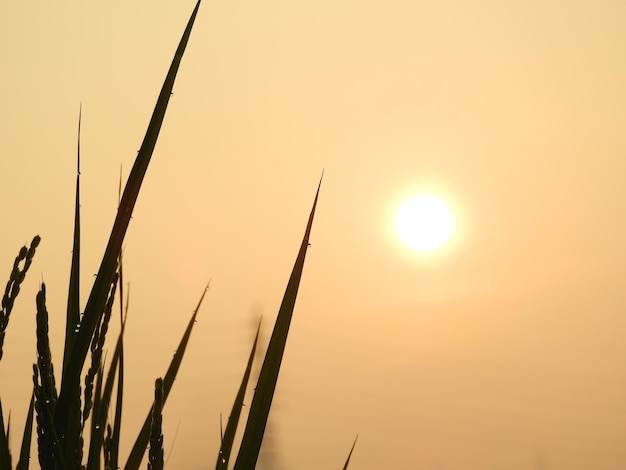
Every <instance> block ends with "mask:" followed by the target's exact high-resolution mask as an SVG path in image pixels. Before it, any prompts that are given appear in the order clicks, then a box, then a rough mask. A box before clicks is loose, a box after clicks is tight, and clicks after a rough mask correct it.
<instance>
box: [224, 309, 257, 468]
mask: <svg viewBox="0 0 626 470" xmlns="http://www.w3.org/2000/svg"><path fill="white" fill-rule="evenodd" d="M260 331H261V321H260V320H259V326H258V328H257V331H256V336H255V337H254V343H253V344H252V351H250V357H249V358H248V364H247V366H246V370H245V372H244V374H243V378H242V379H241V385H240V386H239V391H238V392H237V396H236V397H235V402H234V403H233V407H232V410H231V412H230V416H229V417H228V424H226V431H225V432H224V433H223V434H221V431H220V434H221V435H222V444H221V446H220V451H219V454H218V455H217V464H216V465H215V469H216V470H226V469H227V468H228V461H229V460H230V453H231V451H232V447H233V442H234V441H235V434H236V432H237V424H238V423H239V417H240V416H241V410H242V409H243V399H244V397H245V395H246V389H247V388H248V381H249V379H250V373H251V372H252V363H253V362H254V354H255V352H256V346H257V342H258V340H259V332H260ZM221 424H222V423H221V419H220V428H221Z"/></svg>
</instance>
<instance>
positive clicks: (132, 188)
mask: <svg viewBox="0 0 626 470" xmlns="http://www.w3.org/2000/svg"><path fill="white" fill-rule="evenodd" d="M199 7H200V0H198V3H197V4H196V6H195V8H194V10H193V13H192V14H191V17H190V19H189V22H188V24H187V27H186V29H185V32H184V33H183V36H182V38H181V40H180V43H179V45H178V48H177V50H176V53H175V55H174V59H173V60H172V64H171V65H170V69H169V71H168V73H167V77H166V78H165V82H164V84H163V87H162V89H161V93H160V94H159V98H158V100H157V103H156V106H155V108H154V111H153V113H152V118H151V119H150V123H149V125H148V129H147V131H146V135H145V137H144V140H143V143H142V144H141V148H140V149H139V153H138V155H137V158H136V159H135V163H134V165H133V168H132V170H131V172H130V175H129V177H128V181H127V182H126V187H125V189H124V194H123V196H122V200H121V202H120V207H119V209H118V211H117V216H116V218H115V222H114V224H113V229H112V230H111V235H110V238H109V242H108V244H107V247H106V250H105V253H104V256H103V258H102V262H101V264H100V268H99V270H98V274H97V275H96V279H95V281H94V285H93V288H92V290H91V293H90V295H89V299H88V300H87V305H86V307H85V312H84V314H83V319H82V321H81V325H80V329H79V331H78V333H77V335H76V337H75V340H74V345H73V347H72V351H71V353H70V357H69V360H68V363H67V369H66V370H65V374H64V375H63V378H62V384H61V393H60V396H59V401H58V406H57V408H56V413H55V423H56V426H57V431H58V432H59V433H60V435H64V434H65V432H66V430H67V429H66V428H67V422H66V415H67V413H68V411H69V410H70V408H71V404H72V402H74V401H75V400H76V399H77V398H76V395H77V394H79V388H80V387H79V384H80V377H81V371H82V369H83V365H84V363H85V358H86V356H87V351H88V350H89V345H90V343H91V339H92V336H93V333H94V330H95V328H96V326H97V325H98V323H99V321H100V317H101V315H102V311H103V308H104V304H105V302H106V299H107V294H108V290H109V285H110V283H111V279H113V275H114V273H115V270H116V266H117V260H118V258H119V255H120V250H121V247H122V242H123V241H124V236H125V234H126V230H127V228H128V224H129V223H130V218H131V215H132V212H133V208H134V207H135V203H136V201H137V197H138V195H139V190H140V189H141V184H142V182H143V178H144V176H145V174H146V171H147V169H148V164H149V163H150V159H151V157H152V152H153V150H154V147H155V145H156V141H157V138H158V136H159V132H160V130H161V125H162V123H163V118H164V117H165V111H166V109H167V104H168V102H169V99H170V95H171V94H172V89H173V86H174V80H175V79H176V73H177V72H178V68H179V66H180V62H181V59H182V57H183V54H184V52H185V48H186V46H187V42H188V40H189V36H190V34H191V29H192V27H193V23H194V20H195V18H196V14H197V12H198V8H199Z"/></svg>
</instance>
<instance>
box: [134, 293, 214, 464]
mask: <svg viewBox="0 0 626 470" xmlns="http://www.w3.org/2000/svg"><path fill="white" fill-rule="evenodd" d="M208 289H209V285H208V284H207V286H206V287H205V289H204V291H203V292H202V296H201V297H200V301H199V302H198V305H197V306H196V309H195V310H194V312H193V315H191V319H190V320H189V323H188V324H187V328H186V329H185V333H184V334H183V337H182V338H181V340H180V343H179V344H178V348H177V349H176V352H175V353H174V357H173V358H172V362H171V363H170V366H169V367H168V369H167V372H166V374H165V377H164V378H163V404H165V402H166V401H167V397H168V396H169V394H170V390H171V389H172V385H173V384H174V379H175V378H176V374H178V369H179V368H180V364H181V363H182V360H183V356H184V354H185V349H187V343H189V337H190V336H191V331H192V330H193V327H194V325H195V323H196V316H197V314H198V310H199V309H200V306H201V305H202V301H203V300H204V296H205V295H206V293H207V291H208ZM151 422H152V407H150V411H149V412H148V416H147V417H146V420H145V421H144V423H143V427H142V428H141V431H139V435H138V436H137V439H136V440H135V444H134V445H133V448H132V450H131V451H130V455H129V456H128V461H127V462H126V466H125V467H124V470H137V469H138V468H139V466H140V465H141V461H142V460H143V456H144V454H145V452H146V447H147V445H148V441H149V440H150V423H151Z"/></svg>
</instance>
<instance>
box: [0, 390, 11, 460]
mask: <svg viewBox="0 0 626 470" xmlns="http://www.w3.org/2000/svg"><path fill="white" fill-rule="evenodd" d="M0 468H11V451H10V449H9V439H8V436H7V432H6V429H4V417H3V415H2V401H1V400H0Z"/></svg>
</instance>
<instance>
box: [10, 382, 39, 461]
mask: <svg viewBox="0 0 626 470" xmlns="http://www.w3.org/2000/svg"><path fill="white" fill-rule="evenodd" d="M34 414H35V394H34V393H33V394H32V395H31V397H30V406H29V407H28V415H27V417H26V424H25V425H24V435H23V437H22V447H21V449H20V460H19V461H18V462H17V467H15V470H28V464H29V463H30V444H31V441H32V438H33V416H34Z"/></svg>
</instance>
